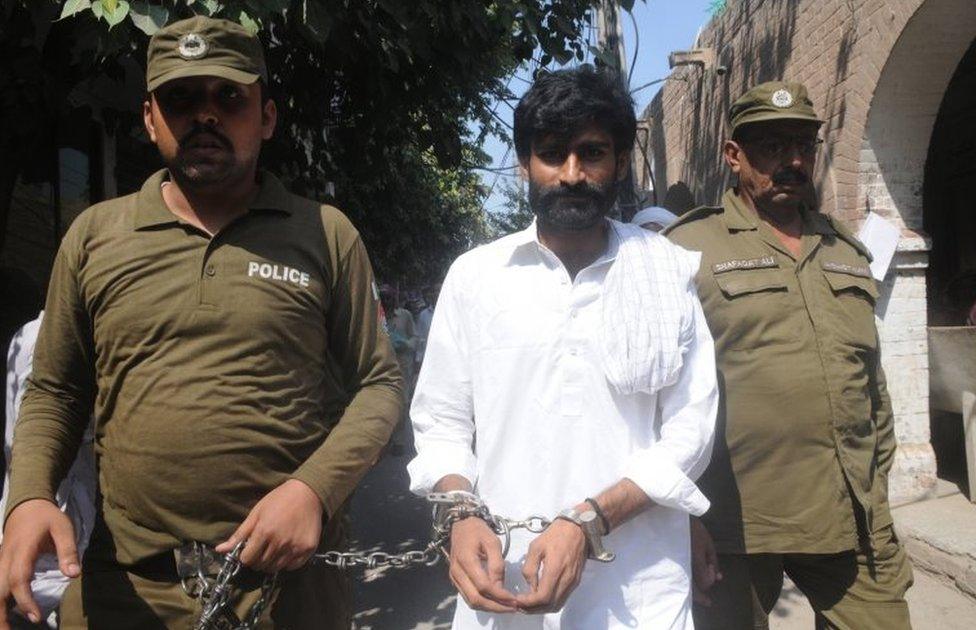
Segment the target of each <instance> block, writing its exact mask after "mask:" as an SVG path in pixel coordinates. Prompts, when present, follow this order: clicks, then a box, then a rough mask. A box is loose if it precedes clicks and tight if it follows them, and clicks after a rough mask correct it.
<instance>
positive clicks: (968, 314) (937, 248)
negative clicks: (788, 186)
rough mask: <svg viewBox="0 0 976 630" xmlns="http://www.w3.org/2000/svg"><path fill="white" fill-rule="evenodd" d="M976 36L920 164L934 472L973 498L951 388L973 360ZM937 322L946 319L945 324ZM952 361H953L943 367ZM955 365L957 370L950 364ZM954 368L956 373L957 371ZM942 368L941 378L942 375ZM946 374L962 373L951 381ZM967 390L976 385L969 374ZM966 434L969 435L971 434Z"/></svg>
mask: <svg viewBox="0 0 976 630" xmlns="http://www.w3.org/2000/svg"><path fill="white" fill-rule="evenodd" d="M973 182H976V39H974V40H973V42H972V43H971V44H970V46H969V50H968V51H967V52H966V54H965V55H964V56H963V58H962V61H960V63H959V66H958V67H957V68H956V71H955V73H954V74H953V76H952V80H951V81H950V83H949V87H948V89H946V92H945V97H944V98H943V99H942V105H941V107H940V108H939V115H938V118H936V122H935V128H934V129H933V131H932V138H931V142H930V143H929V153H928V161H927V163H926V165H925V185H924V192H923V198H924V207H925V213H924V226H925V230H926V232H928V233H929V235H931V238H932V251H931V254H930V256H929V268H928V273H927V274H926V275H927V285H928V286H927V291H928V296H929V300H928V317H929V325H930V326H932V327H939V328H930V331H929V336H930V344H931V347H930V352H929V355H930V358H931V361H932V362H933V365H932V368H933V371H932V377H933V379H932V387H933V396H932V416H931V432H932V448H933V449H934V451H935V458H936V463H937V466H938V476H939V478H940V479H947V480H949V481H951V482H953V483H956V484H958V485H959V487H960V488H961V489H962V490H963V492H965V493H967V494H968V496H969V497H970V498H974V490H976V488H974V487H973V485H974V484H973V480H974V476H976V475H974V474H973V472H974V471H972V470H970V469H972V467H973V466H974V462H972V461H969V462H968V463H969V466H970V469H967V466H966V464H967V460H972V459H973V458H974V456H976V450H974V448H973V445H970V446H969V449H970V451H971V452H969V453H967V446H966V442H967V435H966V433H965V431H964V425H965V423H966V420H965V419H964V417H963V415H962V413H960V412H963V413H965V410H966V408H967V407H968V406H969V405H965V404H962V403H960V404H962V407H960V408H957V407H956V406H955V405H956V402H957V400H959V397H958V395H956V389H957V388H959V387H960V386H965V385H966V383H967V382H970V381H972V380H973V379H972V378H970V377H971V376H972V374H973V372H972V370H971V369H970V370H967V368H966V365H967V364H971V363H976V356H969V355H972V354H974V353H973V351H972V347H973V345H976V328H968V329H962V328H960V327H962V326H966V325H967V324H969V325H971V324H974V323H976V196H974V194H973ZM941 327H951V328H948V329H944V328H941ZM970 342H971V343H970ZM950 366H951V368H952V369H947V368H949V367H950ZM957 368H958V371H957ZM959 372H961V373H959ZM943 375H944V376H945V378H943ZM946 381H961V382H959V383H952V382H946ZM966 391H976V382H972V383H971V386H970V388H969V389H968V390H966ZM968 440H969V441H971V442H973V441H976V435H972V434H971V435H970V436H969V437H968Z"/></svg>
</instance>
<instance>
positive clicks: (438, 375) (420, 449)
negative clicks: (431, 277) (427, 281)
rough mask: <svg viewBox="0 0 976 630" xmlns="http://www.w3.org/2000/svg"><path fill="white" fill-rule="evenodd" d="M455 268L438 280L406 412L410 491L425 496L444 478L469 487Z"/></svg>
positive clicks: (467, 401)
mask: <svg viewBox="0 0 976 630" xmlns="http://www.w3.org/2000/svg"><path fill="white" fill-rule="evenodd" d="M459 285H463V283H459V281H458V278H457V270H456V268H452V269H451V271H450V272H449V273H448V274H447V278H445V279H444V285H443V287H442V288H441V293H440V297H439V298H438V300H437V308H435V309H434V317H433V320H432V321H431V325H430V332H429V333H428V335H427V350H426V353H425V354H424V362H423V364H422V366H421V368H420V376H419V377H418V379H417V388H416V392H415V393H414V397H413V405H412V406H411V408H410V419H411V421H412V422H413V431H414V443H415V446H416V449H417V456H416V457H415V458H414V459H413V461H411V462H410V464H409V465H408V466H407V471H408V472H409V473H410V489H411V490H412V491H413V492H415V493H417V494H419V495H425V494H427V493H429V492H431V491H432V490H433V488H434V486H435V485H436V484H437V482H438V481H440V480H441V479H443V478H444V477H446V476H447V475H452V474H454V475H460V476H461V477H464V478H465V479H467V480H468V481H469V482H471V485H472V486H474V484H475V482H476V481H477V476H478V475H477V470H478V469H477V460H476V459H475V454H474V449H473V446H474V435H475V425H474V402H473V398H472V396H473V394H472V386H471V382H472V379H471V365H470V361H469V345H468V343H469V339H468V333H467V331H466V329H465V326H464V324H463V321H464V320H463V317H464V315H465V313H466V312H467V311H466V309H464V307H463V306H462V304H461V300H460V297H461V296H460V295H459V289H460V286H459Z"/></svg>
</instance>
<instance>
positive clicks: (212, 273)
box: [204, 265, 217, 277]
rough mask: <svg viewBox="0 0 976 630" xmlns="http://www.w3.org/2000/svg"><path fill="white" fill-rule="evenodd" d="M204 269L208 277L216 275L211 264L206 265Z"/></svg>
mask: <svg viewBox="0 0 976 630" xmlns="http://www.w3.org/2000/svg"><path fill="white" fill-rule="evenodd" d="M204 271H205V272H206V274H207V275H208V276H210V277H213V276H216V275H217V268H216V267H214V266H213V265H207V268H206V269H204Z"/></svg>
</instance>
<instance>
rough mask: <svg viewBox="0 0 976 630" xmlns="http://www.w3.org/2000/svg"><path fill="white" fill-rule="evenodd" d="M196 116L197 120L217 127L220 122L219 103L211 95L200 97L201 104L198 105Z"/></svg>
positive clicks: (208, 125)
mask: <svg viewBox="0 0 976 630" xmlns="http://www.w3.org/2000/svg"><path fill="white" fill-rule="evenodd" d="M194 118H196V121H197V122H198V123H200V124H202V125H206V126H207V127H216V126H217V123H218V122H220V118H219V116H218V115H217V104H216V103H215V102H214V99H212V98H210V97H209V96H205V97H204V98H201V99H200V104H199V106H198V107H197V110H196V112H195V115H194Z"/></svg>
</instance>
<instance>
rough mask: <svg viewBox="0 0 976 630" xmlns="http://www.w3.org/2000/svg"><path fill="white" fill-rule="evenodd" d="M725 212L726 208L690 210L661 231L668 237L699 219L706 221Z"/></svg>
mask: <svg viewBox="0 0 976 630" xmlns="http://www.w3.org/2000/svg"><path fill="white" fill-rule="evenodd" d="M723 210H724V208H723V207H722V206H698V207H697V208H694V209H692V210H689V211H688V212H685V213H684V214H683V215H681V216H680V217H678V218H677V220H675V222H674V223H672V224H671V225H669V226H668V227H666V228H664V229H663V230H661V234H663V235H665V236H667V235H668V234H670V233H671V232H673V231H674V230H675V228H677V227H678V226H681V225H686V224H688V223H691V222H693V221H698V220H699V219H704V218H706V217H709V216H711V215H713V214H718V213H719V212H722V211H723Z"/></svg>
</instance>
